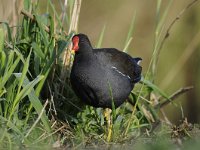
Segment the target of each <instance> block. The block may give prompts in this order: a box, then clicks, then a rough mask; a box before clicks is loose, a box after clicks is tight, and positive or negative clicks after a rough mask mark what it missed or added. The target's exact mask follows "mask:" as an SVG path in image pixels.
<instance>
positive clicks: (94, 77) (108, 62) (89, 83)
mask: <svg viewBox="0 0 200 150" xmlns="http://www.w3.org/2000/svg"><path fill="white" fill-rule="evenodd" d="M72 42H73V50H74V51H75V57H74V62H73V66H72V70H71V75H70V80H71V85H72V88H73V90H74V91H75V93H76V95H77V96H78V97H79V98H80V99H81V100H83V101H84V102H85V103H86V104H88V105H91V106H94V107H102V108H112V101H113V102H114V105H115V108H117V107H119V106H120V105H121V104H122V103H123V102H124V101H125V100H126V99H127V98H128V96H129V94H130V93H131V91H132V89H133V87H134V84H135V83H137V82H139V81H140V79H141V71H142V67H141V66H139V62H140V61H141V60H142V59H141V58H139V57H138V58H132V57H131V56H130V55H128V54H126V53H124V52H121V51H119V50H117V49H115V48H100V49H93V48H92V45H91V43H90V41H89V39H88V37H87V36H86V35H84V34H77V35H75V36H73V38H72Z"/></svg>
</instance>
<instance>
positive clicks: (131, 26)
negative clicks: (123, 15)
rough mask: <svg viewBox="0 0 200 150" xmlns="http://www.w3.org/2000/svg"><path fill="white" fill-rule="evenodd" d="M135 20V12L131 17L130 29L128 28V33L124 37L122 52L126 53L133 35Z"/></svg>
mask: <svg viewBox="0 0 200 150" xmlns="http://www.w3.org/2000/svg"><path fill="white" fill-rule="evenodd" d="M135 18H136V12H135V14H134V15H133V18H132V21H131V24H130V28H129V31H128V34H127V37H126V41H125V46H124V49H123V51H124V52H127V50H128V47H129V44H130V41H131V40H132V34H133V30H134V26H135Z"/></svg>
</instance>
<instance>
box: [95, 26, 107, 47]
mask: <svg viewBox="0 0 200 150" xmlns="http://www.w3.org/2000/svg"><path fill="white" fill-rule="evenodd" d="M105 29H106V25H104V26H103V29H102V31H101V34H100V36H99V40H98V43H97V46H96V48H100V47H101V44H102V41H103V37H104V33H105Z"/></svg>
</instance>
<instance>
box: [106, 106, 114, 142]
mask: <svg viewBox="0 0 200 150" xmlns="http://www.w3.org/2000/svg"><path fill="white" fill-rule="evenodd" d="M111 112H112V110H111V109H109V108H106V109H105V112H104V115H105V117H106V122H107V129H108V136H107V142H110V140H111V136H112V126H113V125H112V118H111Z"/></svg>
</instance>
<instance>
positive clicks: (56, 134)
mask: <svg viewBox="0 0 200 150" xmlns="http://www.w3.org/2000/svg"><path fill="white" fill-rule="evenodd" d="M161 3H162V1H161V0H158V1H157V11H156V12H157V16H158V18H157V25H156V29H155V41H154V42H155V44H154V48H153V53H152V57H151V61H150V63H149V67H148V69H147V70H145V71H144V74H143V78H142V81H141V82H140V84H138V85H137V86H136V88H135V89H134V90H133V91H132V93H131V95H130V97H129V102H126V103H124V104H123V105H122V106H121V107H120V108H117V109H116V110H115V109H114V108H113V110H112V116H111V125H112V134H111V135H108V130H109V129H108V127H107V122H108V121H109V120H106V118H105V116H104V110H103V109H101V108H93V107H91V106H85V105H83V104H81V101H80V100H79V99H78V98H77V97H76V95H75V94H74V92H73V90H72V89H71V87H70V82H69V74H70V67H71V64H72V60H73V54H71V37H72V36H73V34H74V33H76V32H77V24H78V17H79V11H80V7H81V1H80V0H75V1H73V0H69V5H68V6H67V7H66V9H65V8H63V11H61V12H57V11H56V8H55V7H54V5H53V3H52V2H51V1H50V0H49V1H48V3H47V7H46V14H45V15H40V14H39V13H38V7H39V2H36V3H31V1H30V0H24V4H23V5H24V9H23V10H22V12H21V14H22V20H21V23H20V26H17V27H16V29H17V32H16V34H14V35H13V30H14V29H13V28H11V27H10V26H9V24H7V23H6V22H1V26H0V122H1V123H0V130H1V131H0V145H1V146H0V147H1V148H2V149H6V148H10V149H13V148H14V147H15V146H17V147H18V148H19V149H20V148H21V147H35V148H39V147H41V146H43V147H46V148H50V147H73V148H81V147H82V148H83V147H85V146H88V147H95V146H96V145H103V146H105V147H107V146H108V145H109V144H112V143H119V146H122V147H126V146H131V145H132V144H133V143H134V145H135V146H136V147H139V148H141V143H151V146H150V147H151V148H152V149H154V147H155V146H157V147H163V148H165V149H168V148H169V147H168V146H167V145H168V144H169V143H177V145H175V144H174V145H172V148H175V147H177V146H180V145H185V146H186V147H187V145H188V144H187V142H186V143H184V144H182V141H185V139H191V138H192V137H193V132H194V130H195V132H199V126H197V125H195V126H193V125H191V124H190V123H188V122H187V119H185V118H183V121H182V122H181V123H180V125H179V126H173V125H172V124H171V123H170V121H169V120H168V119H167V117H166V116H165V113H164V111H163V110H162V107H163V106H164V105H167V104H168V103H172V104H174V105H176V104H175V103H173V100H174V99H175V98H176V97H177V96H179V95H181V94H183V93H184V92H186V91H188V90H190V89H191V88H192V87H185V88H182V89H180V90H179V91H176V92H175V93H172V95H168V94H166V93H165V92H164V91H162V90H161V89H160V88H159V87H158V86H156V85H155V84H154V80H155V73H156V68H157V62H158V59H159V53H160V52H161V49H162V46H163V44H164V42H165V40H166V39H167V38H168V36H169V32H170V31H171V28H172V27H173V25H174V24H175V23H176V20H177V19H179V18H180V17H181V16H182V15H183V14H184V12H185V11H186V10H187V9H189V8H190V7H191V6H192V5H194V4H195V3H196V1H193V2H192V3H190V4H189V5H188V6H187V7H186V8H185V9H184V10H183V11H182V12H181V13H180V14H179V16H178V17H179V18H175V20H174V21H173V22H172V23H171V25H170V26H169V28H168V30H167V32H166V34H165V35H164V36H163V34H162V32H163V31H162V28H163V26H164V20H165V17H166V14H167V13H168V11H169V9H168V8H169V6H170V4H171V2H169V4H168V7H166V10H165V12H164V13H163V15H160V14H161V13H160V9H161V8H160V6H161ZM60 16H61V17H60ZM159 16H161V17H159ZM134 20H135V16H134V18H133V21H132V22H131V23H130V29H129V33H128V34H127V39H126V43H125V46H124V47H125V48H124V50H125V51H126V50H127V49H128V47H129V44H130V41H131V40H132V37H131V35H132V33H133V30H134V28H133V26H134ZM64 25H65V26H67V28H68V32H66V31H64V29H65V28H64V27H63V26H64ZM104 33H105V27H104V28H103V29H102V32H101V34H100V37H99V42H98V43H97V47H100V46H101V43H102V39H103V37H104ZM160 112H161V113H162V116H163V118H164V121H163V119H162V118H161V117H160V115H159V113H160ZM172 127H173V128H172ZM156 135H157V136H156ZM159 136H160V137H163V138H162V139H161V138H158V137H159ZM138 138H139V140H136V139H138ZM195 138H196V137H195ZM146 139H148V140H147V141H146ZM154 140H155V141H154ZM136 141H137V142H136ZM124 143H126V146H124V145H123V144H124ZM35 145H37V146H35ZM197 146H198V145H197ZM114 147H115V145H113V146H111V148H114Z"/></svg>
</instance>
